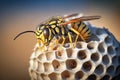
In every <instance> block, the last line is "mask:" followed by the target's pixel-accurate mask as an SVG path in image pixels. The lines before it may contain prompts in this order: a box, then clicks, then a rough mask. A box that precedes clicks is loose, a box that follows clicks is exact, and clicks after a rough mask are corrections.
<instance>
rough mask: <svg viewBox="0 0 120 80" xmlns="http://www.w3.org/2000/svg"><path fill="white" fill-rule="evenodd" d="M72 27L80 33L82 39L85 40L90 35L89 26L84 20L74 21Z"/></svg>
mask: <svg viewBox="0 0 120 80" xmlns="http://www.w3.org/2000/svg"><path fill="white" fill-rule="evenodd" d="M72 27H73V28H74V29H75V30H76V31H78V32H79V33H80V35H81V37H82V38H83V39H84V40H87V39H88V38H89V37H90V35H91V31H90V29H89V27H88V26H87V25H86V24H85V23H84V22H76V23H74V24H73V25H72Z"/></svg>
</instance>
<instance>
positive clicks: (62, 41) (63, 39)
mask: <svg viewBox="0 0 120 80" xmlns="http://www.w3.org/2000/svg"><path fill="white" fill-rule="evenodd" d="M62 39H63V41H62V46H63V45H64V43H65V37H64V36H62Z"/></svg>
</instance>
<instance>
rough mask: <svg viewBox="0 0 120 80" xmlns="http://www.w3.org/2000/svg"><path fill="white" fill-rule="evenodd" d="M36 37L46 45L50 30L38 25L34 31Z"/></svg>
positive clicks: (45, 26)
mask: <svg viewBox="0 0 120 80" xmlns="http://www.w3.org/2000/svg"><path fill="white" fill-rule="evenodd" d="M36 36H37V39H38V40H40V41H41V42H42V43H43V44H44V45H47V44H48V43H49V36H50V29H49V28H48V26H47V25H44V24H42V25H39V26H38V28H37V30H36Z"/></svg>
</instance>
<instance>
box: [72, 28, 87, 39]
mask: <svg viewBox="0 0 120 80" xmlns="http://www.w3.org/2000/svg"><path fill="white" fill-rule="evenodd" d="M70 30H72V31H73V32H74V33H76V34H77V35H79V36H80V38H81V39H82V41H85V39H84V38H83V36H82V35H81V34H80V33H79V32H78V31H76V30H75V29H74V28H70Z"/></svg>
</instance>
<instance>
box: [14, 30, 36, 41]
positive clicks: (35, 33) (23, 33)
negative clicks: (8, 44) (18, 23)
mask: <svg viewBox="0 0 120 80" xmlns="http://www.w3.org/2000/svg"><path fill="white" fill-rule="evenodd" d="M24 33H34V34H36V33H35V31H24V32H21V33H19V34H18V35H17V36H16V37H15V38H14V39H13V40H16V39H17V38H18V37H19V36H20V35H22V34H24Z"/></svg>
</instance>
